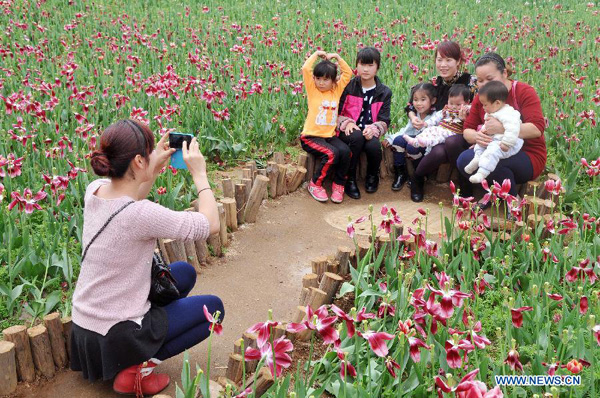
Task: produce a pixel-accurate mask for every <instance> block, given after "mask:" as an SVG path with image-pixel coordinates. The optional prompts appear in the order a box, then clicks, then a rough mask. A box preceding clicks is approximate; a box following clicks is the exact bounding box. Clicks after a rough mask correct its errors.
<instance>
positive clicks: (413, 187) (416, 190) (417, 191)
mask: <svg viewBox="0 0 600 398" xmlns="http://www.w3.org/2000/svg"><path fill="white" fill-rule="evenodd" d="M424 185H425V177H419V176H417V175H415V176H413V178H412V180H411V184H410V198H411V199H412V201H413V202H422V201H423V192H424Z"/></svg>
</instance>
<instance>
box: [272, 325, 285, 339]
mask: <svg viewBox="0 0 600 398" xmlns="http://www.w3.org/2000/svg"><path fill="white" fill-rule="evenodd" d="M286 329H287V324H285V323H280V324H279V325H277V326H275V329H273V339H274V340H277V339H278V338H280V337H281V336H285V332H286Z"/></svg>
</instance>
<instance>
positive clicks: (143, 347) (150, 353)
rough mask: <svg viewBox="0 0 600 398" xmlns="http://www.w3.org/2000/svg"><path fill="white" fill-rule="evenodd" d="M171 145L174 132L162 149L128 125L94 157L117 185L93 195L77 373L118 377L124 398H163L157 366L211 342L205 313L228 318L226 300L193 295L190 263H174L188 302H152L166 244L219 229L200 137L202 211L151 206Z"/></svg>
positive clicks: (165, 380)
mask: <svg viewBox="0 0 600 398" xmlns="http://www.w3.org/2000/svg"><path fill="white" fill-rule="evenodd" d="M167 143H168V134H165V135H164V136H163V137H162V138H161V140H160V141H159V142H158V144H157V146H156V148H155V147H154V134H153V133H152V131H151V130H150V129H149V128H148V126H146V125H143V124H141V123H138V122H136V121H132V120H122V121H119V122H117V123H115V124H113V125H111V126H110V127H108V128H107V129H106V130H105V131H104V133H102V136H101V138H100V149H99V150H98V151H95V152H94V153H93V154H92V158H91V165H92V168H93V169H94V172H95V173H96V174H97V175H99V176H105V177H108V178H107V179H97V180H95V181H93V182H91V183H90V184H89V186H88V187H87V190H86V193H85V199H84V202H85V209H84V212H83V218H84V221H83V237H82V247H83V248H86V247H87V246H88V245H89V247H88V248H87V251H86V252H85V255H84V259H83V261H82V264H81V272H80V274H79V279H78V281H77V287H76V288H75V293H74V295H73V314H72V319H73V327H72V334H71V352H72V355H71V369H73V370H76V371H82V372H83V376H84V377H85V378H86V379H89V380H97V379H101V380H111V379H112V378H113V377H114V378H115V380H114V383H113V389H114V390H115V391H116V392H118V393H125V394H136V395H138V396H141V395H142V394H143V395H154V394H157V393H158V392H159V391H161V390H163V389H164V388H165V387H166V386H167V385H168V384H169V376H168V375H165V374H157V373H153V370H154V367H155V366H156V365H157V364H159V363H160V362H161V361H162V360H165V359H167V358H169V357H172V356H174V355H177V354H179V353H181V352H183V351H184V350H185V349H187V348H190V347H192V346H194V345H196V344H198V343H199V342H201V341H202V340H204V339H205V338H207V337H208V335H209V334H210V331H209V326H210V323H209V322H208V321H207V319H206V316H205V315H204V311H203V307H204V305H206V307H207V308H208V311H209V312H210V313H211V314H214V313H215V312H217V311H219V312H220V319H221V320H222V319H223V316H224V309H223V303H222V301H221V300H220V299H219V298H218V297H216V296H209V295H206V296H191V297H187V295H188V293H189V292H190V291H191V290H192V288H193V286H194V284H195V282H196V273H195V271H194V268H193V267H192V266H191V265H190V264H188V263H184V262H178V263H174V264H171V269H172V274H173V276H174V277H175V279H176V281H177V287H178V290H179V292H180V298H179V299H177V300H175V301H173V302H171V303H170V304H168V305H166V306H164V307H158V306H156V305H153V304H151V303H150V301H149V300H148V294H149V291H150V280H151V276H150V272H151V266H152V256H153V253H154V248H155V246H156V240H157V239H158V238H171V239H183V240H194V241H195V240H199V239H206V238H208V236H209V234H213V233H216V232H217V231H219V215H218V211H217V205H216V202H215V198H214V196H213V194H212V192H211V189H210V186H209V183H208V179H207V175H206V163H205V161H204V157H203V156H202V154H201V153H200V150H199V147H198V142H197V141H196V139H195V138H194V139H193V140H192V142H191V143H190V147H189V148H187V146H184V148H183V159H184V161H185V163H186V164H187V166H188V169H189V171H190V173H191V175H192V177H193V180H194V184H195V186H196V190H197V192H198V203H199V212H183V211H173V210H169V209H167V208H165V207H163V206H161V205H159V204H156V203H153V202H151V201H149V200H147V199H146V197H147V196H148V193H149V192H150V189H152V185H153V184H154V181H155V180H156V177H157V175H158V173H159V172H160V170H161V169H162V168H163V167H164V166H166V165H167V163H168V161H169V157H170V156H171V154H172V153H173V152H174V151H175V150H174V149H169V148H168V144H167ZM109 219H110V221H108V220H109ZM107 221H108V223H107ZM103 226H104V227H105V228H104V229H102V228H103ZM101 229H102V231H101V232H100V233H98V231H100V230H101ZM96 234H98V235H97V237H96V238H95V239H93V238H94V236H95V235H96ZM90 242H91V244H90ZM115 376H116V377H115Z"/></svg>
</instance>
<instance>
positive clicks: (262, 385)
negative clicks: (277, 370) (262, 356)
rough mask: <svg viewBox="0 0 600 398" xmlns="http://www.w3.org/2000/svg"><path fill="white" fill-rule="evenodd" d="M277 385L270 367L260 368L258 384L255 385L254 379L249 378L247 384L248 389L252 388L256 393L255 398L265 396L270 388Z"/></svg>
mask: <svg viewBox="0 0 600 398" xmlns="http://www.w3.org/2000/svg"><path fill="white" fill-rule="evenodd" d="M274 383H275V381H274V379H273V375H272V374H271V371H270V370H269V368H268V367H264V368H260V370H259V371H258V373H257V378H256V384H254V377H252V378H249V379H248V382H247V383H246V384H247V386H245V388H248V387H252V390H253V391H254V397H256V398H258V397H261V396H263V395H264V393H266V392H267V390H268V389H269V388H271V386H272V385H273V384H274Z"/></svg>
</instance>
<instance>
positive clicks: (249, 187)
mask: <svg viewBox="0 0 600 398" xmlns="http://www.w3.org/2000/svg"><path fill="white" fill-rule="evenodd" d="M242 184H244V185H246V207H247V205H248V199H249V198H250V191H252V178H244V179H242Z"/></svg>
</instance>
